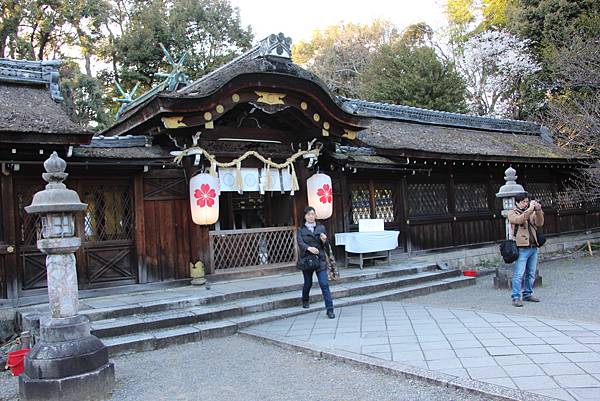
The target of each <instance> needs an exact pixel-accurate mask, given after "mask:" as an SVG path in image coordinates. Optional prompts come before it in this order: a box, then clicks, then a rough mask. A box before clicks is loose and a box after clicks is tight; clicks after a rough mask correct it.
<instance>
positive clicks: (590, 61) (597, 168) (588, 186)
mask: <svg viewBox="0 0 600 401" xmlns="http://www.w3.org/2000/svg"><path fill="white" fill-rule="evenodd" d="M599 44H600V37H596V38H591V39H588V40H580V41H576V42H574V43H572V44H569V45H567V46H565V47H564V48H562V49H560V50H558V51H557V52H556V54H555V56H554V65H555V76H556V78H557V79H556V82H555V86H554V88H551V89H552V95H551V96H550V99H549V102H548V113H547V116H546V119H545V124H546V125H547V126H548V127H549V128H550V129H551V131H552V132H553V134H554V136H555V139H556V141H557V143H558V144H559V145H560V146H563V147H566V148H569V149H571V150H574V151H577V152H579V153H583V154H587V155H589V156H590V160H591V161H590V163H589V165H588V166H587V167H586V168H584V169H582V170H581V172H580V173H579V174H577V175H576V176H575V177H574V179H573V180H572V181H571V184H570V190H571V192H572V193H573V196H575V197H577V198H579V199H580V200H581V201H584V200H585V201H587V202H590V201H594V202H596V201H600V164H598V161H599V160H600V52H599V51H598V49H599Z"/></svg>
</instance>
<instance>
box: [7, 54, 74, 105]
mask: <svg viewBox="0 0 600 401" xmlns="http://www.w3.org/2000/svg"><path fill="white" fill-rule="evenodd" d="M60 65H61V61H60V60H43V61H29V60H13V59H8V58H0V81H6V82H16V83H24V84H42V85H48V89H50V96H51V97H52V100H54V101H55V102H62V101H63V100H64V99H63V97H62V96H61V94H60V85H59V78H60V74H59V71H58V68H59V67H60Z"/></svg>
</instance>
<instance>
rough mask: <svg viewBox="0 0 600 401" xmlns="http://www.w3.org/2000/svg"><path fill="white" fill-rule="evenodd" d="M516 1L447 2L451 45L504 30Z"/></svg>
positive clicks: (457, 0)
mask: <svg viewBox="0 0 600 401" xmlns="http://www.w3.org/2000/svg"><path fill="white" fill-rule="evenodd" d="M513 2H514V0H480V1H478V0H447V1H446V10H445V11H446V17H447V19H448V32H447V33H448V36H449V40H450V42H451V44H456V43H461V42H464V41H466V40H468V39H469V38H470V37H471V36H473V35H476V34H478V33H481V32H483V31H485V30H488V29H492V28H494V29H498V28H504V27H505V26H506V24H507V16H508V13H509V9H510V7H511V5H512V3H513Z"/></svg>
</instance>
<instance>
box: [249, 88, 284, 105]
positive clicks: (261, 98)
mask: <svg viewBox="0 0 600 401" xmlns="http://www.w3.org/2000/svg"><path fill="white" fill-rule="evenodd" d="M254 93H256V95H257V96H258V99H256V101H257V102H259V103H266V104H270V105H273V104H285V102H284V101H283V98H284V97H285V96H286V95H285V93H274V92H258V91H256V92H254Z"/></svg>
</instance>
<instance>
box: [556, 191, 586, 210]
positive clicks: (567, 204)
mask: <svg viewBox="0 0 600 401" xmlns="http://www.w3.org/2000/svg"><path fill="white" fill-rule="evenodd" d="M556 202H557V204H558V208H559V209H579V208H581V207H582V206H583V205H582V203H581V202H580V201H579V199H578V197H576V196H574V195H573V193H572V192H571V191H559V192H557V193H556Z"/></svg>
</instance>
